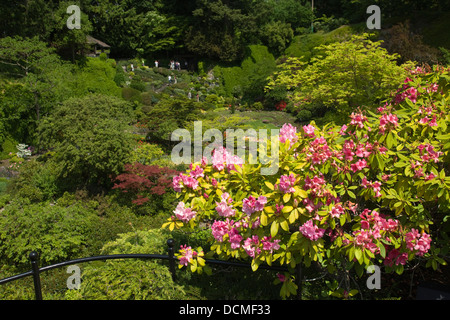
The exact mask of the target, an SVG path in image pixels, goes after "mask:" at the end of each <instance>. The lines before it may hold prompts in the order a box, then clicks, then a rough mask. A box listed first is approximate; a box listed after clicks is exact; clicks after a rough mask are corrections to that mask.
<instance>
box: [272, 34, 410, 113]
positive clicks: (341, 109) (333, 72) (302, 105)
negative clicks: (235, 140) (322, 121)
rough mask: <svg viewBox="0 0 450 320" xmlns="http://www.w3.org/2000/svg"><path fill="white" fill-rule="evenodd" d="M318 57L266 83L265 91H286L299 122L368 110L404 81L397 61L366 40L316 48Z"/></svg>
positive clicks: (291, 63) (291, 62) (284, 67)
mask: <svg viewBox="0 0 450 320" xmlns="http://www.w3.org/2000/svg"><path fill="white" fill-rule="evenodd" d="M317 50H318V51H319V54H318V55H317V56H315V57H314V58H312V59H311V61H310V63H309V64H308V63H305V62H303V61H302V60H300V59H298V58H289V59H288V60H287V61H286V62H285V63H283V64H281V65H280V66H279V70H278V71H277V72H275V73H274V75H273V76H272V77H271V81H270V82H269V83H268V84H267V86H266V90H267V91H269V92H270V91H273V90H277V89H278V90H280V89H282V90H283V89H284V90H286V91H287V93H286V96H287V98H288V99H289V101H291V103H292V105H291V106H290V109H291V110H292V111H293V112H295V113H296V114H297V116H298V118H299V119H300V120H301V121H305V120H306V121H307V120H310V119H311V118H312V117H317V116H323V115H324V114H325V112H326V111H334V112H335V113H339V114H344V115H348V114H350V113H351V111H352V110H354V109H355V108H356V107H358V106H361V107H364V108H370V107H371V106H374V105H376V104H377V103H379V102H380V101H381V100H382V99H384V98H385V97H386V95H388V94H389V93H390V92H391V91H392V90H393V89H395V87H396V84H397V83H399V82H400V81H402V80H403V79H404V78H405V77H406V70H405V69H406V67H407V66H410V67H411V64H407V65H406V64H405V65H401V66H398V65H397V64H396V61H395V60H396V58H397V55H390V54H388V52H387V50H386V49H384V48H382V47H381V46H380V42H373V41H371V40H370V39H369V35H362V36H353V37H352V38H351V39H350V40H348V41H343V42H336V43H333V44H330V45H321V46H319V47H318V48H317Z"/></svg>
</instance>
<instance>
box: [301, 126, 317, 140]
mask: <svg viewBox="0 0 450 320" xmlns="http://www.w3.org/2000/svg"><path fill="white" fill-rule="evenodd" d="M315 130H316V128H314V126H312V125H310V124H308V125H307V126H303V131H305V134H306V136H307V137H308V138H314V137H315V136H316V135H315V134H314V131H315Z"/></svg>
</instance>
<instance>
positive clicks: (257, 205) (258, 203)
mask: <svg viewBox="0 0 450 320" xmlns="http://www.w3.org/2000/svg"><path fill="white" fill-rule="evenodd" d="M266 203H267V198H266V197H264V196H259V197H258V199H255V198H254V197H253V196H249V197H248V198H245V199H244V201H243V202H242V211H243V212H244V213H246V214H248V215H251V214H252V213H253V212H255V211H262V210H263V209H264V205H265V204H266Z"/></svg>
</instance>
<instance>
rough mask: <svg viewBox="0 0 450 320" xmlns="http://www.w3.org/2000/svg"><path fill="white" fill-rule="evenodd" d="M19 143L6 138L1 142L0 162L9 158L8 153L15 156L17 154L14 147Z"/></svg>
mask: <svg viewBox="0 0 450 320" xmlns="http://www.w3.org/2000/svg"><path fill="white" fill-rule="evenodd" d="M18 144H19V143H18V142H17V141H16V140H14V139H13V138H11V137H6V139H5V140H4V141H3V143H2V145H1V149H0V160H3V159H8V158H10V153H13V154H15V153H16V152H17V148H16V146H17V145H18Z"/></svg>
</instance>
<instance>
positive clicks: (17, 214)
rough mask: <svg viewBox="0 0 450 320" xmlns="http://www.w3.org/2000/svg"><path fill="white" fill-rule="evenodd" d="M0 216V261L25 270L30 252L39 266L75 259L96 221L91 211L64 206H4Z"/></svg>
mask: <svg viewBox="0 0 450 320" xmlns="http://www.w3.org/2000/svg"><path fill="white" fill-rule="evenodd" d="M0 217H1V219H0V240H1V243H2V245H1V247H0V259H1V261H2V263H5V264H9V265H15V266H16V267H19V268H22V269H29V266H30V261H29V258H28V255H29V254H30V252H31V251H37V252H38V253H39V255H40V262H39V263H40V264H41V265H42V266H44V265H49V264H52V263H56V262H60V261H65V260H70V259H74V258H76V257H79V256H80V254H82V252H83V250H84V249H85V248H86V244H87V243H88V240H89V239H88V237H87V233H88V230H89V229H90V228H91V225H92V223H93V222H94V221H95V219H97V215H96V214H95V212H94V211H92V210H89V209H87V208H85V207H84V206H83V205H81V204H75V205H72V206H68V207H66V206H59V205H55V204H51V203H49V202H42V203H39V204H27V205H24V203H20V202H18V201H14V202H12V203H10V204H8V205H6V206H5V207H4V209H3V210H2V212H1V213H0Z"/></svg>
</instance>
